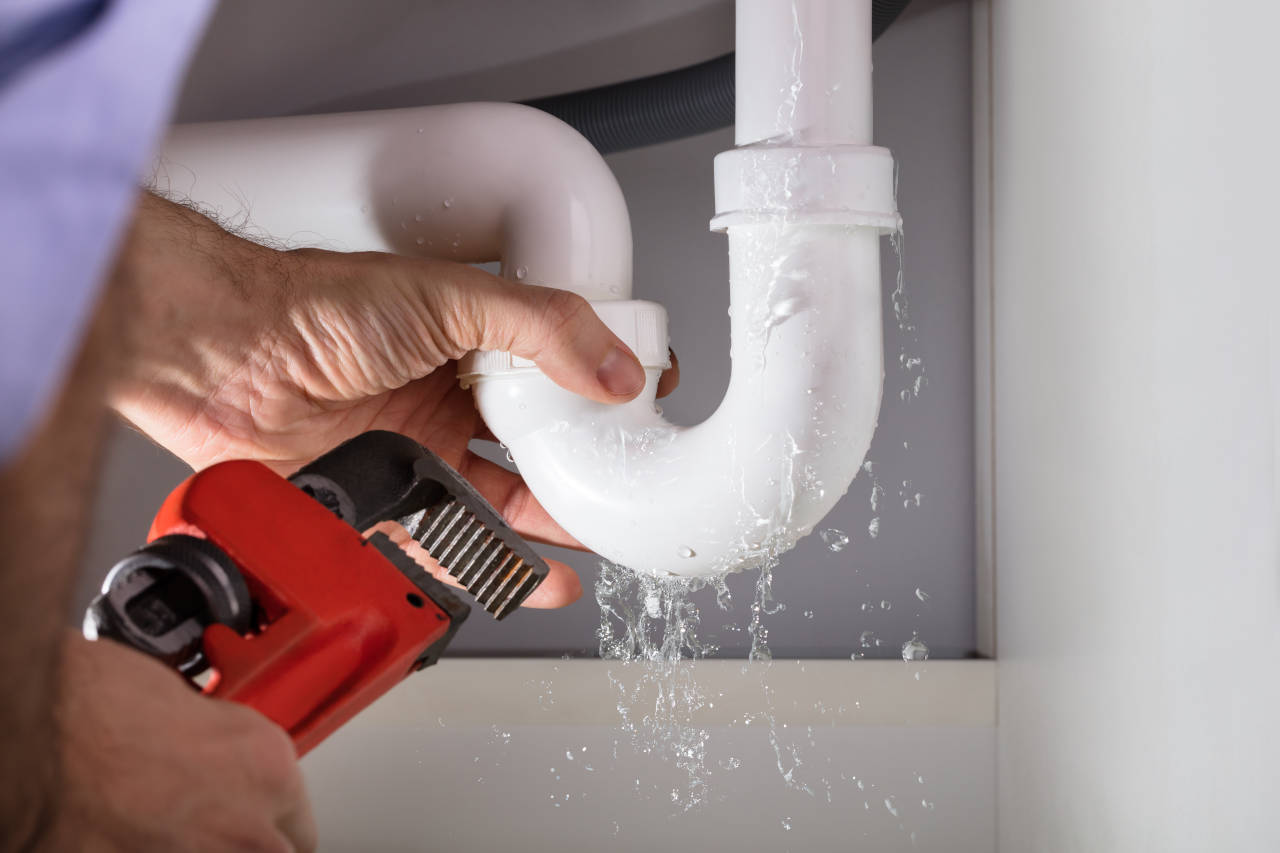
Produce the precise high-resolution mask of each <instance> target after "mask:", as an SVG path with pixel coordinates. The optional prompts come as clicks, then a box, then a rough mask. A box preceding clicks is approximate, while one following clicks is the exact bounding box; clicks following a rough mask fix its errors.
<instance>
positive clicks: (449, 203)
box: [440, 198, 453, 210]
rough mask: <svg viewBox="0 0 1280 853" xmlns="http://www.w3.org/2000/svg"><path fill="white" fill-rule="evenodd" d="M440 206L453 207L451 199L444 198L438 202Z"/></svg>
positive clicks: (446, 208)
mask: <svg viewBox="0 0 1280 853" xmlns="http://www.w3.org/2000/svg"><path fill="white" fill-rule="evenodd" d="M440 206H441V207H443V208H444V209H445V210H448V209H449V208H451V207H453V199H451V198H446V199H445V200H444V201H442V202H440Z"/></svg>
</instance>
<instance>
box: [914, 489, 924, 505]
mask: <svg viewBox="0 0 1280 853" xmlns="http://www.w3.org/2000/svg"><path fill="white" fill-rule="evenodd" d="M922 497H924V495H922V494H920V493H919V492H916V493H915V494H914V495H912V497H911V500H912V501H914V502H915V505H916V506H920V499H921V498H922Z"/></svg>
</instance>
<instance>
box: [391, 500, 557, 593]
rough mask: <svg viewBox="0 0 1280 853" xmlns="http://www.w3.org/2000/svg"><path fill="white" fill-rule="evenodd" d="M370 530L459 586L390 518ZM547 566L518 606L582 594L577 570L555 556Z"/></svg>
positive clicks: (450, 584) (450, 582) (436, 574)
mask: <svg viewBox="0 0 1280 853" xmlns="http://www.w3.org/2000/svg"><path fill="white" fill-rule="evenodd" d="M374 531H377V532H379V533H385V534H386V535H387V536H388V537H389V538H390V539H391V541H392V542H394V543H396V545H398V546H399V547H400V548H401V549H402V550H403V551H404V552H405V553H406V554H408V555H409V556H410V557H412V558H413V560H414V562H416V563H417V564H418V565H420V566H422V568H424V569H426V570H427V571H428V572H430V573H431V575H432V576H433V577H434V578H435V579H436V580H438V581H441V582H443V583H446V584H448V585H449V586H454V587H461V586H462V585H461V584H460V583H458V582H457V581H456V580H454V579H453V577H451V576H450V575H449V573H448V572H446V571H445V570H444V568H443V567H441V565H440V564H439V563H437V562H436V561H435V558H433V557H432V556H431V555H430V554H428V553H427V551H426V549H425V548H423V547H422V546H421V545H419V544H418V543H417V542H416V541H415V540H414V539H413V538H412V537H411V536H409V533H408V531H406V530H405V529H404V528H403V527H401V526H400V525H398V524H396V523H395V522H394V521H384V522H382V523H380V524H377V525H375V526H374V527H373V528H372V529H370V530H369V531H368V532H369V533H373V532H374ZM547 568H548V569H549V571H548V572H547V576H546V578H545V579H543V581H542V583H541V584H540V585H539V586H538V588H537V589H535V590H534V591H533V592H532V593H531V594H530V595H529V597H528V598H526V599H525V600H524V603H523V604H522V605H521V606H522V607H534V608H539V609H545V608H554V607H564V606H565V605H566V604H572V603H573V602H575V601H577V600H578V599H579V598H581V597H582V582H581V581H580V580H579V579H578V573H577V572H575V571H574V570H573V569H571V568H570V567H569V566H567V565H566V564H564V563H562V562H560V561H559V560H547Z"/></svg>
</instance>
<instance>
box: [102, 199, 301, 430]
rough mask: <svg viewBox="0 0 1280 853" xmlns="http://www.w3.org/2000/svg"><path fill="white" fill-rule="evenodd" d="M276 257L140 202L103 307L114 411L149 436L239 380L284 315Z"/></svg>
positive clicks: (201, 219) (192, 218)
mask: <svg viewBox="0 0 1280 853" xmlns="http://www.w3.org/2000/svg"><path fill="white" fill-rule="evenodd" d="M279 254H280V253H278V252H276V251H274V250H271V249H267V248H265V247H263V246H259V245H257V244H255V243H252V242H250V241H248V240H245V239H243V238H240V237H238V236H236V235H234V234H231V233H229V232H227V231H225V230H224V229H222V228H221V227H220V226H219V225H218V224H217V223H215V222H213V221H212V220H210V219H208V218H207V217H205V216H203V215H201V214H199V213H197V212H196V211H194V210H190V209H188V208H186V207H183V206H182V205H179V204H175V203H174V202H170V201H168V200H166V199H162V198H159V197H157V196H155V195H152V194H151V193H142V194H141V197H140V199H139V203H138V208H137V213H136V215H135V218H134V220H133V223H132V225H131V227H130V229H129V232H128V235H127V237H126V239H125V240H124V242H123V244H122V246H121V249H120V252H119V255H118V257H117V262H116V266H115V269H114V271H113V274H112V276H111V279H110V282H109V285H108V294H107V297H106V298H107V299H109V300H110V302H111V305H112V311H113V313H114V314H115V316H116V317H117V318H118V322H117V323H115V324H114V327H115V328H116V329H117V330H118V336H117V337H118V339H117V341H116V348H117V352H116V354H115V358H116V361H117V368H116V371H115V374H116V375H115V378H114V381H113V382H112V384H111V391H110V399H111V403H112V406H113V407H114V408H115V409H116V410H117V411H118V412H120V413H121V414H122V415H124V416H125V417H127V418H129V419H130V420H132V421H133V422H134V423H136V424H138V425H139V426H140V427H142V428H143V429H144V431H147V432H151V430H150V429H148V428H147V423H148V422H149V421H153V420H155V419H157V418H160V419H162V420H166V421H169V420H174V419H181V418H182V417H183V416H184V415H185V414H189V413H186V412H184V409H187V408H190V407H191V406H192V405H201V404H203V403H204V402H205V401H207V400H208V398H209V397H210V396H211V395H212V394H213V393H214V392H215V391H216V390H217V389H218V387H219V386H220V385H222V384H224V383H225V382H226V380H227V377H228V376H231V375H235V374H236V373H238V372H239V371H240V370H241V368H243V367H244V366H245V365H246V363H247V362H249V361H250V360H251V357H252V354H253V352H254V350H255V349H260V348H261V343H262V341H263V339H264V338H265V337H266V336H267V335H268V334H269V332H270V329H271V326H272V325H273V323H274V322H275V318H277V317H278V315H279V313H280V312H279V308H278V307H277V305H278V303H279V296H280V293H281V291H282V289H283V288H282V287H281V286H280V285H281V284H282V282H281V281H280V280H279V277H278V275H273V274H272V267H273V266H275V265H277V258H278V256H279Z"/></svg>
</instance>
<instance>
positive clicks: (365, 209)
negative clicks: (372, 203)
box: [360, 204, 369, 213]
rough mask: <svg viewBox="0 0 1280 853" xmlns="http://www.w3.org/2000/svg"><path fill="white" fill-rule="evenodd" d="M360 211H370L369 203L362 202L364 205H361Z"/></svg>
mask: <svg viewBox="0 0 1280 853" xmlns="http://www.w3.org/2000/svg"><path fill="white" fill-rule="evenodd" d="M360 212H361V213H368V212H369V205H367V204H362V205H360Z"/></svg>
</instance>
